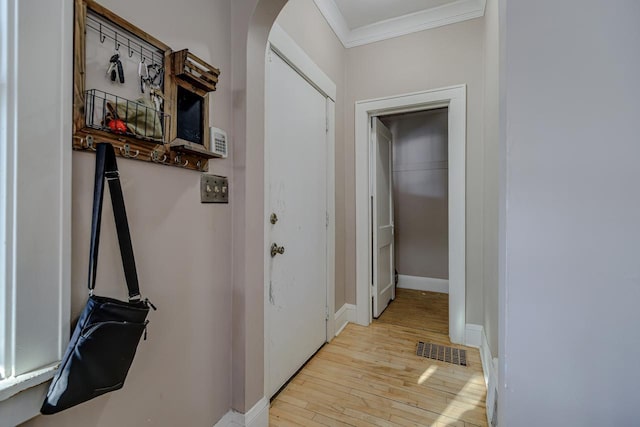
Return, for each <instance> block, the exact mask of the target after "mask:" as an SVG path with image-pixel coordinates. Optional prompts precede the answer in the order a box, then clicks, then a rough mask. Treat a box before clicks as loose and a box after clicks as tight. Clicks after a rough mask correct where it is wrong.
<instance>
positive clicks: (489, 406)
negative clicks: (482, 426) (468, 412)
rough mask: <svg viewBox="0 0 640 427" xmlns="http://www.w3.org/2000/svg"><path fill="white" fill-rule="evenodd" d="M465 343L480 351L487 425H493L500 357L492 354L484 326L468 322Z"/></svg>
mask: <svg viewBox="0 0 640 427" xmlns="http://www.w3.org/2000/svg"><path fill="white" fill-rule="evenodd" d="M465 345H466V346H468V347H475V348H477V349H478V350H479V351H480V360H481V361H482V372H483V374H484V384H485V386H486V387H487V398H486V410H487V411H486V412H487V425H489V426H490V425H491V419H492V418H493V410H494V408H495V402H496V398H497V396H496V392H497V388H498V358H493V357H492V356H491V350H490V349H489V342H488V341H487V335H486V334H485V332H484V327H482V326H481V325H474V324H471V323H468V324H467V326H466V339H465Z"/></svg>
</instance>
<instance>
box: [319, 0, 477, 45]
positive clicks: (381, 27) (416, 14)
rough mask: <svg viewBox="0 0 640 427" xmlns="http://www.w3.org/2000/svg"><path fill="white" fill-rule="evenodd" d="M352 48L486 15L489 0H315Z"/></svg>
mask: <svg viewBox="0 0 640 427" xmlns="http://www.w3.org/2000/svg"><path fill="white" fill-rule="evenodd" d="M314 1H315V3H316V5H317V6H318V9H320V12H322V14H323V15H324V17H325V19H326V20H327V22H328V23H329V25H330V26H331V28H332V29H333V31H334V32H335V33H336V35H337V36H338V38H339V39H340V41H341V42H342V44H343V45H344V46H345V47H347V48H349V47H354V46H360V45H363V44H367V43H373V42H376V41H380V40H385V39H390V38H393V37H398V36H403V35H406V34H410V33H414V32H417V31H423V30H426V29H429V28H436V27H441V26H443V25H448V24H454V23H456V22H461V21H466V20H467V19H473V18H479V17H481V16H484V8H485V4H486V0H314Z"/></svg>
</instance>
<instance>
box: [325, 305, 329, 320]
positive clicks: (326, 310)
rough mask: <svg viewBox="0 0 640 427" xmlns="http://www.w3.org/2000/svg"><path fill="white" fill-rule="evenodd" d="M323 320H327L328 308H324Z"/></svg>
mask: <svg viewBox="0 0 640 427" xmlns="http://www.w3.org/2000/svg"><path fill="white" fill-rule="evenodd" d="M324 320H329V307H327V306H325V307H324Z"/></svg>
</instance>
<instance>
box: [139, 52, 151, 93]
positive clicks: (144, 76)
mask: <svg viewBox="0 0 640 427" xmlns="http://www.w3.org/2000/svg"><path fill="white" fill-rule="evenodd" d="M144 59H145V58H144V56H143V57H142V60H140V63H139V64H138V75H139V76H140V92H141V93H144V90H145V88H146V84H147V83H148V82H149V69H148V68H147V66H146V64H145V63H144Z"/></svg>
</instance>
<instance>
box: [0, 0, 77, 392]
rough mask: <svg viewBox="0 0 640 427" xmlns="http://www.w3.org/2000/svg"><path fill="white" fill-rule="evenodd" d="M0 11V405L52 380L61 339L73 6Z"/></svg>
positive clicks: (43, 3) (38, 1) (28, 4)
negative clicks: (49, 379) (18, 393)
mask: <svg viewBox="0 0 640 427" xmlns="http://www.w3.org/2000/svg"><path fill="white" fill-rule="evenodd" d="M0 9H1V10H0V47H1V49H0V52H1V53H0V56H1V58H0V59H1V61H0V64H1V65H0V239H1V240H0V243H1V244H0V369H1V371H0V375H1V376H2V378H0V402H2V401H3V400H6V399H8V398H10V397H11V396H13V395H14V394H16V393H17V392H19V391H21V390H22V389H24V388H26V387H27V386H32V385H34V384H37V383H38V382H41V381H43V380H45V379H47V377H50V376H51V374H52V367H54V366H55V364H56V363H57V361H59V360H60V358H61V356H62V353H63V352H64V349H65V347H66V343H67V341H68V338H69V314H70V313H69V304H70V301H69V283H70V255H71V242H70V237H71V233H70V228H71V102H72V101H71V94H72V46H73V42H72V30H71V29H72V28H73V16H72V15H73V12H72V10H73V3H72V2H68V1H65V0H53V1H51V0H20V1H18V0H0ZM43 64H45V66H43Z"/></svg>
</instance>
